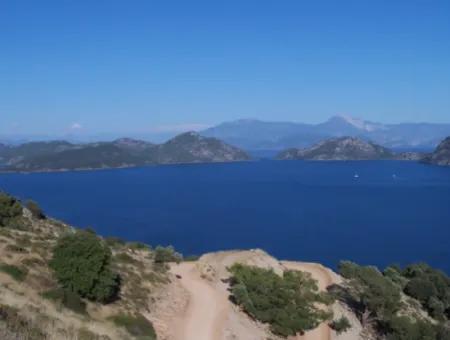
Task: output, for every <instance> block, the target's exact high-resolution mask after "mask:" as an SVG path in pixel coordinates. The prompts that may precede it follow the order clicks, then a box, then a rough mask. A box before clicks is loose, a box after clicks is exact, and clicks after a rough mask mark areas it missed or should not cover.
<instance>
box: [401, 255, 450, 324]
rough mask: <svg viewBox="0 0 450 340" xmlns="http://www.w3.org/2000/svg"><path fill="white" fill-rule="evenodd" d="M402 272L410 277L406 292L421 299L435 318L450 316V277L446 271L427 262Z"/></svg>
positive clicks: (411, 266)
mask: <svg viewBox="0 0 450 340" xmlns="http://www.w3.org/2000/svg"><path fill="white" fill-rule="evenodd" d="M402 273H403V276H404V277H405V278H407V279H409V282H408V283H407V284H406V286H405V289H404V292H405V294H407V295H409V296H411V297H413V298H415V299H417V300H419V301H420V303H421V304H422V306H423V307H424V308H425V309H426V310H427V311H428V312H429V313H430V315H431V316H433V317H434V318H436V319H439V320H444V319H448V318H449V317H450V278H449V277H448V276H447V275H446V274H445V273H443V272H442V271H440V270H436V269H434V268H431V267H430V266H428V265H427V264H425V263H419V264H413V265H410V266H408V267H406V268H405V269H404V270H403V272H402Z"/></svg>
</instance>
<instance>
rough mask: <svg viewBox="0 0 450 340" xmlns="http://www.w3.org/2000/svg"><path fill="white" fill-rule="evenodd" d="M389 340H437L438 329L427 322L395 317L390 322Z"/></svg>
mask: <svg viewBox="0 0 450 340" xmlns="http://www.w3.org/2000/svg"><path fill="white" fill-rule="evenodd" d="M388 328H389V329H388V333H387V339H388V340H435V339H436V336H437V333H436V328H435V327H434V326H433V325H432V324H431V323H430V322H427V321H423V320H414V321H413V320H411V319H410V318H408V317H406V316H394V317H392V319H390V321H389V326H388Z"/></svg>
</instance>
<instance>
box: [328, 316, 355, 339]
mask: <svg viewBox="0 0 450 340" xmlns="http://www.w3.org/2000/svg"><path fill="white" fill-rule="evenodd" d="M330 327H331V328H332V329H334V330H335V331H336V333H337V334H338V335H339V334H342V333H345V332H347V331H348V330H349V329H350V328H351V324H350V321H348V319H347V318H346V317H345V316H341V317H340V318H339V319H337V320H333V321H332V322H331V323H330Z"/></svg>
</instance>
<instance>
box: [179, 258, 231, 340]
mask: <svg viewBox="0 0 450 340" xmlns="http://www.w3.org/2000/svg"><path fill="white" fill-rule="evenodd" d="M171 271H172V273H173V274H175V275H179V276H181V278H180V279H179V280H180V282H181V285H182V286H183V287H184V288H185V289H186V290H187V291H188V293H189V295H190V299H189V304H188V307H187V310H186V312H185V315H184V316H183V317H182V318H180V319H179V320H177V321H176V322H175V323H174V327H175V328H176V329H175V340H220V339H221V338H222V333H223V327H224V322H225V319H226V315H227V311H228V304H229V302H228V300H227V298H226V296H224V295H223V294H221V292H220V291H218V290H217V289H214V288H213V287H212V286H210V285H209V284H208V282H207V281H206V280H204V279H202V278H201V277H200V274H199V273H198V271H197V270H196V267H195V263H189V262H184V263H181V264H179V265H173V266H172V267H171Z"/></svg>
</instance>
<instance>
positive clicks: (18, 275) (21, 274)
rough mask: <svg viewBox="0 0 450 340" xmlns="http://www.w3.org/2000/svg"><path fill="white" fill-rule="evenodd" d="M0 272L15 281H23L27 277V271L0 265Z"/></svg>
mask: <svg viewBox="0 0 450 340" xmlns="http://www.w3.org/2000/svg"><path fill="white" fill-rule="evenodd" d="M0 271H2V272H4V273H6V274H8V275H9V276H11V277H12V278H13V279H14V280H16V281H19V282H21V281H23V280H25V277H26V276H27V273H28V270H27V269H25V268H19V267H17V266H14V265H11V264H6V263H1V264H0Z"/></svg>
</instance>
